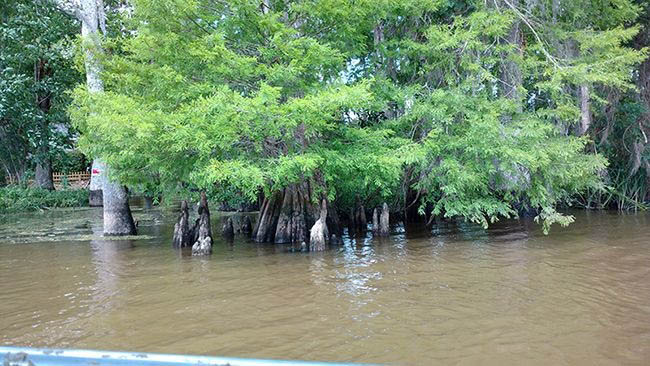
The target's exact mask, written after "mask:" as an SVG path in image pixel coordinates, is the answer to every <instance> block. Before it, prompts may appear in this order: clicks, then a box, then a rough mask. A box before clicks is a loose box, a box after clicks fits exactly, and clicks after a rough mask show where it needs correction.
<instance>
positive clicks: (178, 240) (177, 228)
mask: <svg viewBox="0 0 650 366" xmlns="http://www.w3.org/2000/svg"><path fill="white" fill-rule="evenodd" d="M189 218H190V214H189V209H188V208H187V201H185V200H183V201H182V202H181V214H180V216H179V217H178V222H177V223H176V225H174V238H173V240H172V244H173V246H174V248H185V247H187V246H189V245H190V244H191V240H192V236H191V234H190V225H189Z"/></svg>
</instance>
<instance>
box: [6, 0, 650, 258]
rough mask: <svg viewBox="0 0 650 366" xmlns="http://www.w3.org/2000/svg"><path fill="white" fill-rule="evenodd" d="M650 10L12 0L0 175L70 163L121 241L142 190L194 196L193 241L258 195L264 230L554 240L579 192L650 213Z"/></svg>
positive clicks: (261, 234) (72, 196)
mask: <svg viewBox="0 0 650 366" xmlns="http://www.w3.org/2000/svg"><path fill="white" fill-rule="evenodd" d="M645 5H646V4H645V1H642V0H620V1H617V2H616V3H612V2H594V1H592V0H576V1H572V2H560V1H557V0H545V1H527V0H526V1H525V0H518V1H512V0H489V1H476V0H441V1H422V0H403V1H361V2H360V1H351V0H326V1H323V0H232V1H230V0H228V1H219V2H216V3H215V2H214V1H210V0H196V1H191V2H183V1H181V2H168V1H154V0H133V1H131V2H128V3H127V4H120V5H116V4H114V3H113V2H104V1H101V0H95V1H82V2H68V1H65V0H45V1H43V2H42V3H41V2H38V3H34V2H33V1H29V0H16V1H13V2H10V3H7V4H3V5H0V10H1V11H2V12H1V13H0V16H1V17H2V19H1V20H2V22H0V43H2V44H3V48H2V49H1V50H0V52H1V54H0V70H2V72H3V78H2V79H1V80H2V85H0V100H1V101H2V104H1V105H0V137H2V140H3V142H4V141H7V142H10V143H6V144H0V164H1V167H2V173H0V174H1V175H3V176H2V177H0V178H3V177H4V178H11V179H13V180H16V181H25V179H24V178H25V177H26V175H32V174H33V181H34V183H35V185H36V186H38V187H41V188H42V189H46V190H52V189H53V188H54V185H53V180H52V176H53V173H52V172H53V171H77V172H81V171H83V172H90V175H91V179H90V182H89V189H90V195H89V200H90V201H91V202H90V203H89V204H90V205H91V206H100V205H101V206H103V224H104V225H103V232H104V234H105V235H116V236H119V235H135V234H136V233H137V228H136V225H135V223H134V220H133V217H132V214H131V210H130V207H129V202H128V198H129V190H131V192H132V193H133V192H138V193H142V194H144V195H145V196H146V197H147V202H148V203H149V204H153V201H154V197H156V200H157V199H159V198H160V197H162V198H163V199H164V200H165V201H167V202H173V201H175V200H178V201H180V202H181V206H180V208H181V215H180V216H179V217H178V220H177V227H176V228H175V233H176V235H175V237H174V246H176V247H193V246H194V245H197V244H201V245H199V246H198V247H197V248H196V249H197V250H196V252H197V253H209V252H210V249H209V247H210V245H211V242H212V232H211V226H210V210H215V211H216V210H218V209H219V208H220V207H247V208H251V207H255V208H256V209H257V210H259V219H258V220H257V222H256V224H255V225H254V226H253V227H251V228H250V233H247V234H249V235H250V237H251V238H252V239H253V240H254V241H256V242H270V243H278V244H279V243H292V244H295V245H296V246H297V247H300V248H309V250H322V248H324V247H325V245H324V244H325V243H326V242H328V241H334V242H336V241H337V240H339V239H340V237H341V235H342V233H343V228H347V229H348V231H349V232H361V231H365V230H367V229H368V228H369V227H370V225H371V224H372V228H373V229H374V234H375V235H377V236H385V235H387V232H388V230H387V226H388V224H389V223H391V222H398V221H403V222H405V223H419V224H422V225H426V226H431V225H433V224H435V223H436V222H439V221H440V220H447V219H454V220H455V219H458V220H464V221H468V222H472V223H475V224H478V225H481V226H482V227H484V228H487V227H488V226H489V225H490V224H492V223H494V222H496V221H498V220H501V219H508V218H515V217H520V216H529V217H534V218H535V221H536V222H537V223H539V224H540V225H541V227H542V230H543V231H544V233H548V232H549V230H550V229H551V227H552V226H553V225H555V224H557V225H561V226H566V225H569V224H570V223H572V222H573V220H574V218H573V217H572V216H571V215H569V214H566V210H565V209H566V208H569V207H585V208H592V209H593V208H604V209H609V208H616V209H631V210H639V209H643V208H645V207H647V205H648V202H650V142H649V140H648V136H650V84H649V80H650V59H649V55H650V48H649V47H650V8H649V7H647V6H645ZM178 14H183V16H182V17H179V15H178ZM80 30H81V32H80ZM80 33H81V36H80ZM43 35H46V36H47V37H45V36H43ZM30 178H31V177H30ZM5 195H6V196H7V197H8V198H6V199H5V202H6V203H5V205H6V206H7V207H10V205H11V204H12V202H14V201H15V202H16V203H15V204H16V205H17V207H25V208H30V207H32V208H38V207H48V206H49V205H53V206H55V207H56V206H59V205H63V206H64V205H75V204H79V203H80V201H79V200H80V199H81V193H52V194H48V193H44V192H42V191H29V190H25V191H24V192H21V191H19V190H11V189H9V191H7V192H6V193H5ZM199 197H200V205H199V206H198V212H196V213H198V215H199V217H200V220H198V221H196V222H189V221H190V220H189V219H188V217H189V214H190V212H189V211H188V210H192V211H191V213H194V211H195V210H197V207H195V206H194V205H193V204H188V202H191V203H195V202H198V201H199ZM7 209H8V208H7ZM221 231H222V232H223V234H224V235H226V236H229V235H231V233H232V231H233V225H232V223H224V226H223V228H222V230H221ZM199 247H200V248H199Z"/></svg>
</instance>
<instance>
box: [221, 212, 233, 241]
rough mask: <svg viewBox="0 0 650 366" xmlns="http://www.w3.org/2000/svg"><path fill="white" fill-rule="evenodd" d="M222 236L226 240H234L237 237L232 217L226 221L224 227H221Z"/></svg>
mask: <svg viewBox="0 0 650 366" xmlns="http://www.w3.org/2000/svg"><path fill="white" fill-rule="evenodd" d="M221 235H223V236H224V237H225V238H232V237H234V236H235V226H234V225H233V223H232V218H231V217H228V218H226V219H225V220H224V222H223V226H222V227H221Z"/></svg>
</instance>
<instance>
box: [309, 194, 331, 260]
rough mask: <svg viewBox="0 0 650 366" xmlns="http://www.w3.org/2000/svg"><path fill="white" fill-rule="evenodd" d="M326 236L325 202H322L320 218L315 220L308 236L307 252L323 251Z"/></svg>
mask: <svg viewBox="0 0 650 366" xmlns="http://www.w3.org/2000/svg"><path fill="white" fill-rule="evenodd" d="M327 234H328V233H327V202H326V201H325V200H323V202H322V203H321V209H320V217H319V218H318V220H316V223H315V224H314V226H312V227H311V231H310V234H309V250H310V251H312V252H319V251H323V250H325V242H326V241H327V237H328V235H327Z"/></svg>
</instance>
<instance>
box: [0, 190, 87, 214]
mask: <svg viewBox="0 0 650 366" xmlns="http://www.w3.org/2000/svg"><path fill="white" fill-rule="evenodd" d="M87 205H88V190H85V189H79V190H61V191H48V190H45V189H40V188H30V187H22V186H7V187H1V188H0V214H4V213H11V212H19V211H35V210H39V209H45V208H62V207H84V206H87Z"/></svg>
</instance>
